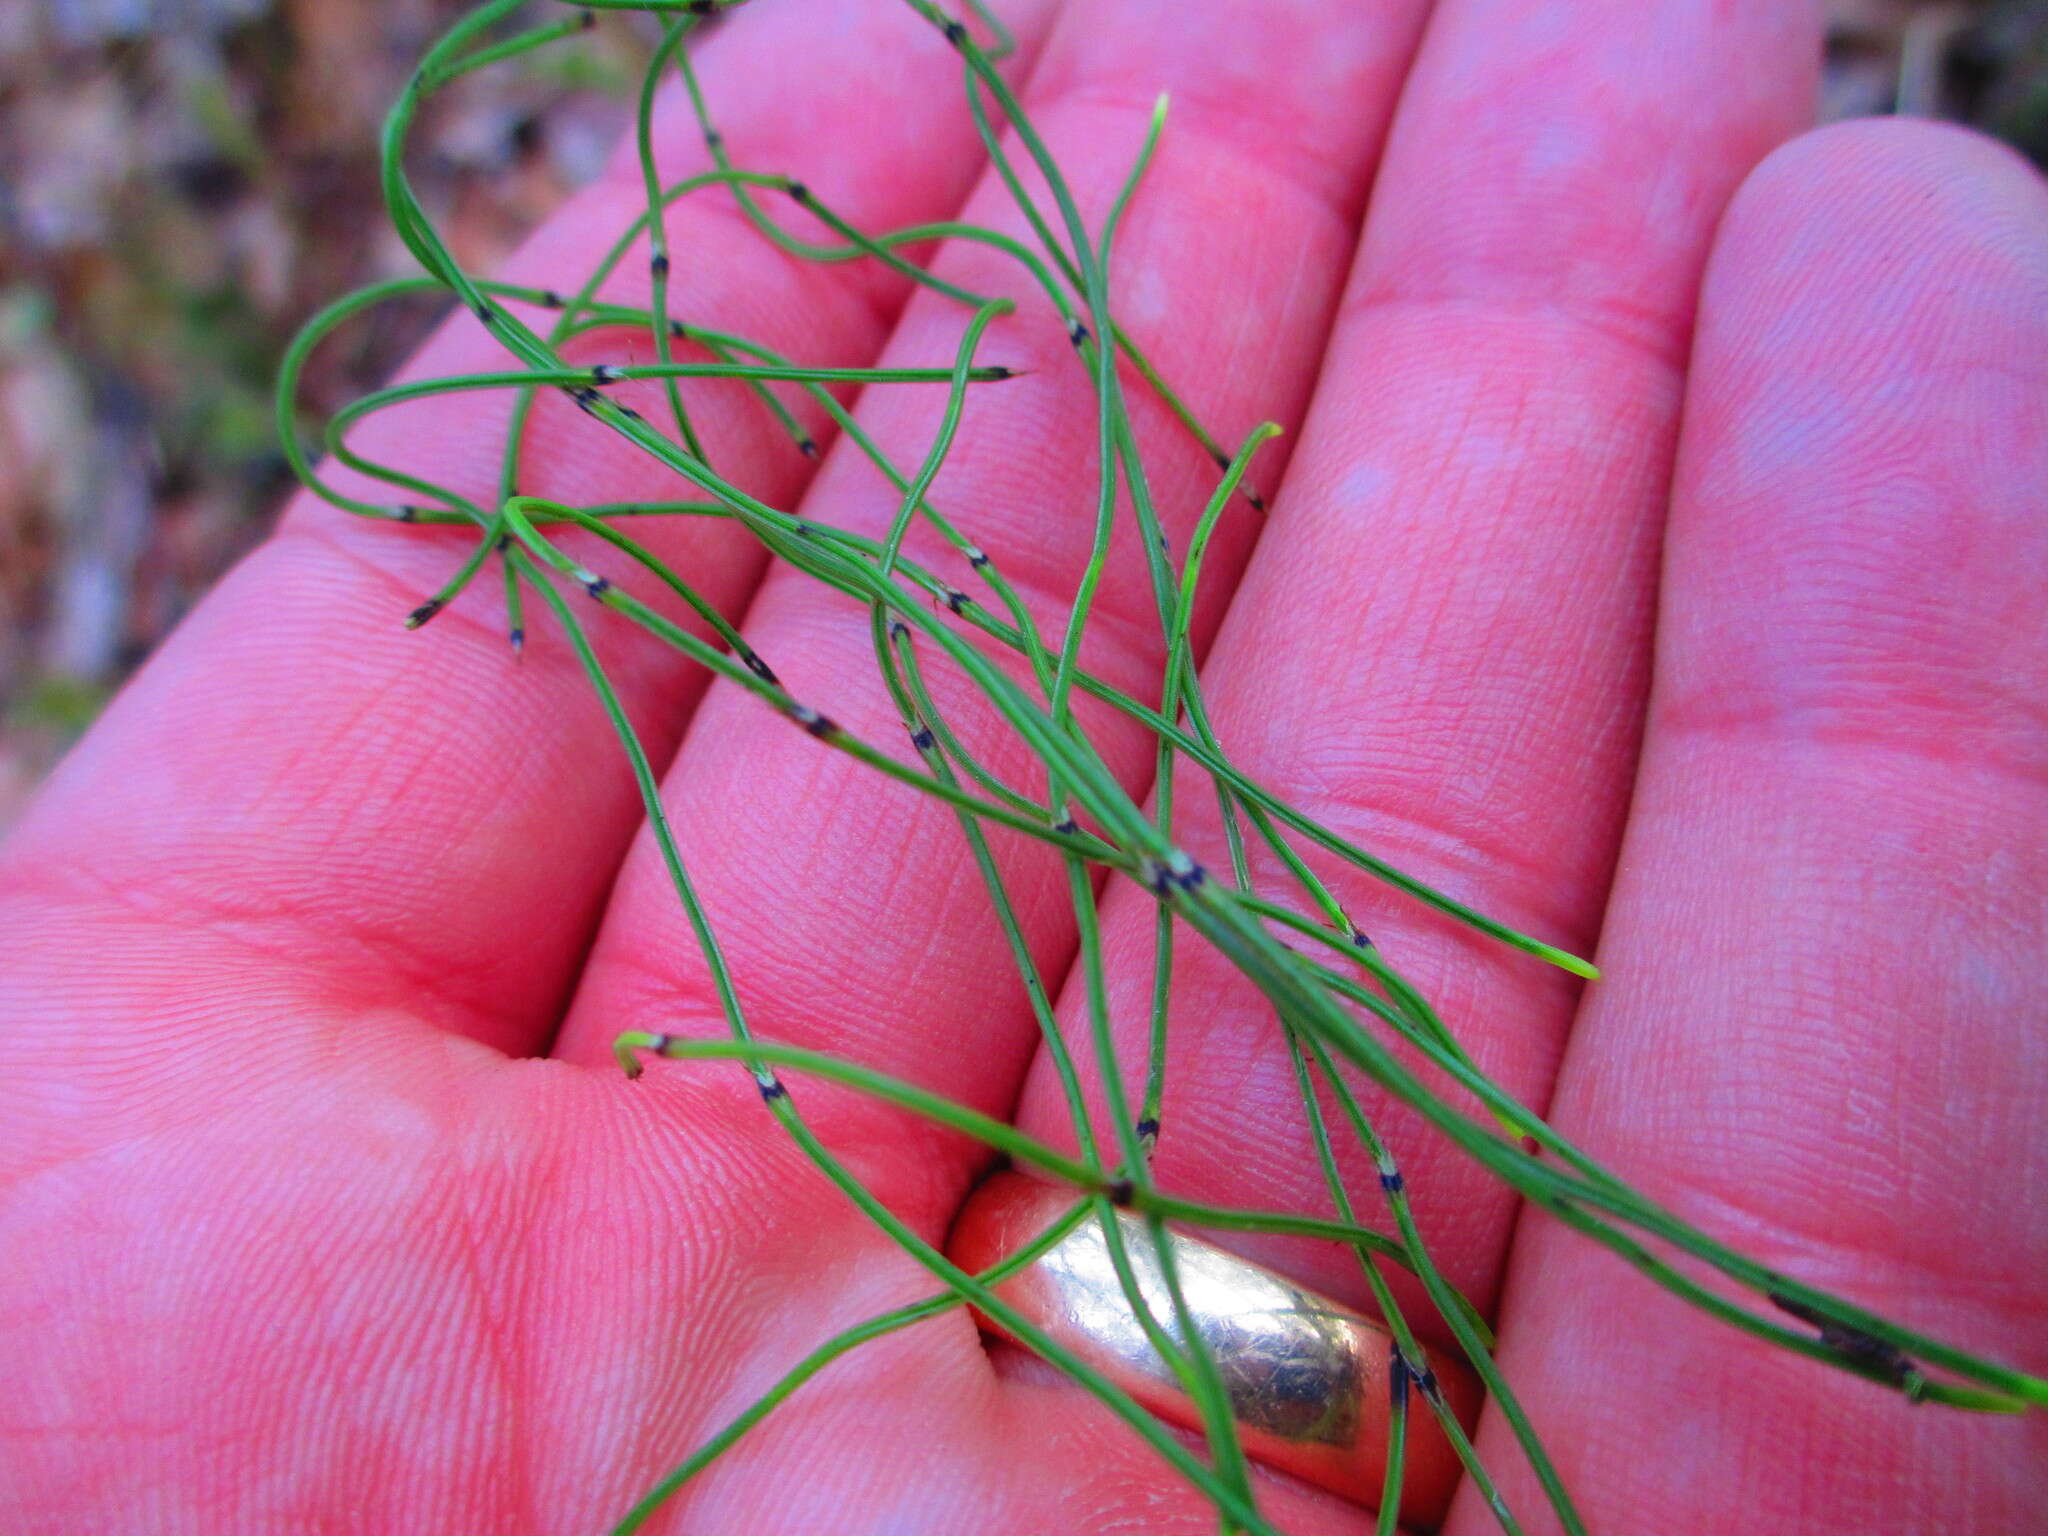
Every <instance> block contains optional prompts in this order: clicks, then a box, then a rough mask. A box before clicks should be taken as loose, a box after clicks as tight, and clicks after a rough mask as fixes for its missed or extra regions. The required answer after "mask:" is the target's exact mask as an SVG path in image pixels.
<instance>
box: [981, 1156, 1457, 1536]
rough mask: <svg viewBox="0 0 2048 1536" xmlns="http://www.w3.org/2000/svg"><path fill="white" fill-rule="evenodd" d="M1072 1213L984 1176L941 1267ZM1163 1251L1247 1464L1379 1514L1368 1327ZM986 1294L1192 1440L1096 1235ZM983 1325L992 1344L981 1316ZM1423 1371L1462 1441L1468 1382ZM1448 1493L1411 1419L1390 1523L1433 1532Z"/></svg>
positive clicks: (1376, 1338) (1451, 1472) (1194, 1256)
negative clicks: (1217, 1378)
mask: <svg viewBox="0 0 2048 1536" xmlns="http://www.w3.org/2000/svg"><path fill="white" fill-rule="evenodd" d="M1073 1201H1074V1194H1073V1191H1071V1190H1068V1189H1063V1188H1059V1187H1056V1186H1054V1185H1050V1184H1045V1183H1041V1182H1040V1181H1038V1180H1036V1179H1030V1178H1026V1177H1024V1176H1023V1175H1021V1174H1016V1173H999V1174H996V1175H995V1176H994V1177H993V1178H991V1179H989V1180H988V1182H987V1183H985V1184H983V1185H982V1186H981V1187H980V1188H979V1189H977V1190H976V1191H975V1192H974V1194H973V1195H972V1196H970V1197H969V1199H968V1201H967V1205H966V1207H965V1209H963V1210H962V1211H961V1213H960V1218H959V1220H958V1221H957V1222H956V1223H955V1224H954V1227H953V1235H952V1238H951V1240H950V1241H949V1242H948V1244H947V1249H948V1252H949V1255H950V1257H951V1258H952V1260H953V1262H954V1263H956V1264H958V1265H960V1266H961V1267H962V1268H963V1269H966V1270H969V1271H970V1272H979V1271H981V1270H985V1269H988V1268H990V1267H991V1266H993V1265H995V1264H998V1263H1000V1262H1001V1261H1002V1260H1003V1259H1005V1258H1007V1257H1008V1256H1009V1255H1010V1254H1012V1253H1015V1252H1016V1251H1017V1250H1018V1249H1020V1248H1022V1247H1024V1246H1025V1245H1026V1244H1028V1243H1029V1242H1030V1241H1031V1240H1032V1239H1033V1238H1035V1237H1037V1236H1038V1235H1039V1234H1040V1233H1042V1232H1044V1231H1045V1230H1046V1228H1048V1227H1050V1226H1051V1225H1052V1224H1053V1223H1054V1222H1055V1221H1057V1220H1058V1219H1059V1218H1060V1216H1061V1215H1062V1214H1064V1213H1065V1212H1066V1211H1067V1210H1068V1209H1070V1208H1071V1206H1072V1204H1073ZM1118 1219H1119V1221H1120V1223H1121V1225H1122V1228H1123V1232H1124V1235H1125V1238H1126V1241H1125V1243H1124V1248H1125V1251H1126V1252H1127V1253H1128V1255H1129V1257H1130V1265H1131V1270H1132V1272H1133V1274H1134V1275H1135V1276H1136V1278H1137V1281H1138V1289H1139V1294H1140V1295H1142V1296H1143V1297H1144V1298H1145V1303H1146V1307H1147V1310H1149V1311H1150V1312H1151V1314H1152V1316H1153V1317H1154V1318H1155V1319H1157V1320H1158V1322H1159V1324H1160V1326H1161V1327H1163V1328H1164V1329H1165V1331H1166V1333H1167V1334H1168V1335H1169V1336H1170V1337H1178V1336H1179V1330H1178V1329H1177V1328H1175V1327H1174V1325H1173V1324H1174V1312H1173V1303H1172V1299H1171V1297H1170V1296H1169V1295H1168V1293H1167V1290H1166V1283H1165V1280H1164V1278H1163V1277H1162V1276H1161V1275H1160V1272H1159V1264H1158V1258H1157V1256H1156V1254H1155V1253H1154V1252H1153V1248H1152V1239H1151V1234H1150V1231H1149V1229H1148V1227H1147V1226H1146V1223H1145V1222H1144V1220H1143V1219H1142V1218H1140V1217H1137V1216H1133V1215H1131V1214H1129V1213H1127V1212H1119V1213H1118ZM1172 1245H1173V1256H1174V1263H1175V1267H1176V1269H1177V1270H1178V1271H1179V1275H1180V1282H1181V1294H1182V1295H1183V1296H1184V1297H1185V1298H1186V1300H1187V1305H1188V1311H1189V1313H1190V1315H1191V1317H1192V1319H1193V1321H1194V1324H1195V1328H1196V1331H1197V1332H1198V1333H1199V1334H1200V1335H1201V1337H1202V1339H1203V1341H1204V1342H1205V1343H1206V1344H1207V1345H1208V1347H1209V1351H1210V1355H1211V1357H1212V1358H1213V1359H1214V1360H1215V1362H1216V1366H1217V1370H1218V1372H1219V1374H1220V1375H1221V1376H1222V1379H1223V1384H1224V1389H1225V1391H1226V1392H1227V1393H1228V1395H1229V1399H1230V1405H1231V1409H1232V1412H1233V1414H1234V1416H1235V1418H1236V1420H1237V1423H1238V1428H1239V1431H1240V1433H1241V1436H1242V1443H1243V1445H1244V1448H1245V1453H1246V1454H1247V1455H1249V1456H1252V1457H1254V1458H1256V1459H1257V1460H1259V1461H1262V1462H1265V1463H1266V1464H1267V1465H1268V1466H1272V1467H1277V1468H1279V1469H1281V1470H1282V1471H1285V1472H1290V1473H1292V1474H1293V1475H1294V1476H1296V1477H1299V1478H1301V1479H1302V1480H1303V1481H1305V1482H1309V1483H1313V1484H1315V1485H1316V1486H1317V1487H1320V1488H1325V1489H1328V1490H1329V1491H1330V1492H1332V1493H1336V1494H1340V1495H1342V1496H1343V1497H1345V1498H1347V1499H1352V1500H1355V1501H1357V1502H1359V1503H1361V1504H1366V1505H1374V1504H1377V1503H1378V1502H1379V1496H1380V1490H1381V1478H1382V1476H1383V1474H1384V1472H1385V1468H1386V1450H1387V1417H1388V1413H1389V1411H1390V1410H1389V1403H1390V1397H1391V1393H1392V1391H1393V1382H1392V1381H1391V1380H1390V1375H1389V1373H1390V1369H1391V1366H1392V1361H1393V1339H1392V1337H1391V1336H1390V1335H1389V1334H1388V1333H1387V1331H1386V1330H1385V1329H1384V1328H1382V1327H1380V1326H1379V1325H1378V1324H1377V1323H1373V1322H1369V1321H1367V1320H1366V1319H1365V1318H1363V1317H1360V1316H1359V1315H1358V1314H1357V1313H1355V1312H1352V1311H1350V1310H1349V1309H1347V1308H1345V1307H1341V1306H1339V1305H1338V1304H1337V1303H1336V1302H1334V1301H1330V1300H1328V1299H1327V1298H1325V1297H1322V1296H1318V1295H1316V1294H1315V1293H1314V1292H1313V1291H1308V1290H1304V1289H1303V1288H1302V1287H1300V1286H1298V1285H1296V1284H1295V1283H1294V1282H1293V1281H1291V1280H1288V1279H1285V1278H1284V1277H1282V1276H1280V1275H1277V1274H1275V1273H1274V1272H1273V1271H1271V1270H1269V1269H1264V1268H1261V1267H1260V1266H1259V1265H1256V1264H1253V1263H1251V1262H1249V1261H1248V1260H1245V1259H1241V1258H1239V1257H1238V1256H1237V1255H1236V1254H1234V1253H1229V1252H1226V1251H1225V1250H1223V1249H1221V1248H1218V1247H1216V1246H1214V1245H1213V1244H1210V1243H1205V1242H1203V1241H1201V1240H1200V1239H1199V1238H1194V1237H1190V1236H1188V1235H1187V1234H1185V1233H1179V1232H1176V1233H1175V1234H1173V1238H1172ZM996 1294H997V1295H998V1296H1000V1297H1001V1298H1002V1299H1003V1300H1004V1301H1006V1302H1008V1303H1009V1304H1010V1305H1011V1306H1013V1307H1015V1308H1016V1309H1017V1311H1018V1312H1020V1313H1021V1314H1022V1315H1023V1316H1024V1317H1026V1318H1027V1319H1029V1320H1030V1321H1031V1322H1032V1323H1033V1324H1035V1325H1036V1326H1038V1327H1039V1328H1042V1329H1044V1330H1045V1331H1046V1332H1047V1333H1048V1334H1050V1335H1051V1336H1052V1337H1053V1339H1054V1340H1055V1341H1057V1342H1058V1343H1060V1344H1062V1345H1064V1346H1066V1348H1068V1349H1070V1350H1072V1351H1073V1352H1074V1353H1075V1354H1076V1355H1078V1356H1079V1357H1080V1358H1081V1359H1083V1360H1084V1361H1086V1362H1087V1363H1088V1364H1089V1365H1092V1366H1094V1367H1095V1368H1096V1369H1097V1370H1099V1371H1101V1372H1102V1373H1103V1374H1104V1375H1105V1376H1107V1377H1108V1378H1109V1379H1110V1380H1112V1381H1114V1382H1115V1383H1116V1384H1117V1385H1118V1386H1120V1387H1122V1388H1123V1389H1124V1390H1125V1391H1126V1392H1128V1393H1130V1394H1131V1396H1132V1397H1134V1398H1136V1399H1137V1400H1138V1401H1139V1402H1140V1403H1143V1404H1144V1405H1145V1406H1146V1407H1147V1408H1149V1409H1151V1410H1152V1412H1154V1413H1156V1414H1158V1415H1159V1416H1160V1417H1161V1418H1162V1419H1165V1420H1167V1421H1169V1422H1170V1423H1174V1424H1178V1425H1181V1426H1182V1427H1184V1428H1188V1429H1200V1428H1201V1427H1202V1420H1201V1414H1200V1412H1199V1411H1198V1410H1197V1408H1196V1406H1195V1404H1194V1403H1193V1401H1192V1400H1191V1399H1189V1398H1188V1397H1187V1396H1186V1395H1185V1394H1184V1393H1183V1392H1182V1390H1181V1388H1180V1384H1179V1381H1178V1379H1177V1378H1176V1377H1175V1375H1174V1374H1173V1371H1172V1369H1171V1367H1169V1366H1168V1364H1167V1363H1166V1361H1164V1360H1163V1359H1161V1358H1160V1356H1159V1354H1158V1353H1157V1352H1156V1351H1155V1350H1154V1349H1153V1348H1152V1345H1151V1342H1150V1341H1149V1340H1148V1339H1147V1338H1146V1337H1145V1334H1144V1331H1143V1329H1142V1328H1141V1327H1140V1326H1139V1322H1138V1318H1137V1314H1136V1313H1135V1312H1134V1311H1133V1310H1132V1308H1131V1304H1130V1300H1129V1298H1128V1297H1127V1296H1126V1295H1125V1293H1124V1288H1123V1285H1122V1284H1121V1282H1120V1281H1119V1280H1118V1278H1117V1273H1116V1269H1115V1267H1114V1266H1113V1264H1112V1263H1111V1260H1110V1253H1109V1244H1108V1242H1107V1240H1106V1239H1105V1238H1104V1236H1103V1233H1102V1228H1101V1226H1100V1225H1099V1224H1097V1223H1096V1222H1093V1221H1084V1222H1082V1223H1081V1224H1080V1225H1079V1226H1077V1227H1075V1229H1074V1230H1073V1231H1072V1232H1071V1233H1069V1234H1068V1235H1067V1236H1066V1237H1064V1238H1062V1239H1061V1240H1060V1242H1059V1243H1058V1244H1057V1245H1056V1246H1055V1247H1053V1248H1052V1249H1051V1250H1049V1251H1048V1252H1047V1253H1046V1254H1045V1255H1044V1256H1043V1257H1041V1258H1039V1259H1038V1260H1037V1261H1036V1262H1035V1263H1033V1264H1031V1265H1029V1266H1028V1267H1027V1268H1025V1269H1023V1270H1020V1271H1019V1272H1018V1273H1017V1274H1015V1275H1013V1276H1011V1277H1010V1278H1009V1279H1008V1280H1006V1281H1004V1282H1003V1283H1002V1284H1001V1285H999V1286H997V1287H996ZM981 1322H982V1326H983V1327H984V1328H987V1329H989V1330H990V1331H991V1332H994V1333H998V1334H1000V1333H1002V1331H1003V1330H1002V1329H1001V1328H1000V1327H998V1326H996V1325H995V1324H993V1323H991V1322H990V1321H989V1319H988V1318H987V1317H985V1316H984V1317H983V1318H982V1319H981ZM1432 1368H1433V1370H1434V1371H1435V1373H1436V1375H1435V1379H1436V1383H1437V1386H1438V1388H1439V1390H1441V1392H1442V1394H1443V1396H1444V1399H1445V1401H1446V1402H1448V1403H1449V1404H1450V1405H1451V1407H1452V1409H1453V1410H1454V1411H1455V1412H1456V1414H1457V1416H1458V1418H1459V1420H1460V1421H1461V1422H1463V1423H1464V1425H1465V1426H1466V1428H1467V1429H1468V1430H1469V1429H1470V1428H1471V1426H1472V1422H1473V1419H1474V1417H1475V1415H1476V1414H1477V1412H1478V1408H1479V1400H1480V1391H1479V1384H1478V1382H1477V1380H1476V1379H1474V1378H1473V1377H1472V1376H1471V1374H1470V1373H1469V1372H1468V1371H1467V1370H1466V1369H1465V1368H1464V1367H1463V1366H1462V1365H1456V1364H1454V1363H1453V1362H1449V1361H1445V1362H1442V1363H1441V1364H1436V1363H1433V1365H1432ZM1404 1380H1405V1368H1404ZM1415 1407H1416V1408H1417V1409H1421V1408H1422V1405H1421V1404H1420V1403H1417V1404H1415ZM1457 1480H1458V1458H1457V1454H1456V1452H1455V1451H1453V1450H1452V1449H1451V1445H1450V1442H1449V1441H1448V1440H1447V1439H1446V1438H1445V1437H1444V1433H1443V1431H1442V1429H1441V1428H1439V1427H1438V1425H1437V1423H1436V1421H1435V1419H1434V1418H1433V1417H1432V1416H1431V1415H1430V1414H1429V1413H1428V1412H1427V1411H1426V1410H1425V1411H1418V1412H1411V1413H1410V1414H1409V1415H1408V1433H1407V1456H1406V1464H1405V1467H1404V1469H1403V1482H1402V1490H1401V1518H1402V1519H1403V1520H1404V1521H1406V1522H1408V1523H1410V1524H1413V1525H1419V1526H1434V1525H1436V1524H1437V1523H1439V1522H1440V1521H1441V1520H1442V1519H1443V1516H1444V1511H1445V1509H1446V1507H1447V1506H1448V1505H1449V1503H1450V1499H1451V1493H1452V1490H1453V1489H1454V1488H1455V1487H1456V1486H1457Z"/></svg>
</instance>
